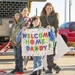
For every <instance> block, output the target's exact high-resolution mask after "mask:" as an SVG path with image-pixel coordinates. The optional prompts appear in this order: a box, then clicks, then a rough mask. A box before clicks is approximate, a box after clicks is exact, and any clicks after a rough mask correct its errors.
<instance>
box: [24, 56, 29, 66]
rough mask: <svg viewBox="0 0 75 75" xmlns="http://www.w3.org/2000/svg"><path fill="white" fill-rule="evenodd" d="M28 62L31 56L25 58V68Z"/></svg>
mask: <svg viewBox="0 0 75 75" xmlns="http://www.w3.org/2000/svg"><path fill="white" fill-rule="evenodd" d="M28 60H29V56H24V66H25V67H26V66H27V63H28Z"/></svg>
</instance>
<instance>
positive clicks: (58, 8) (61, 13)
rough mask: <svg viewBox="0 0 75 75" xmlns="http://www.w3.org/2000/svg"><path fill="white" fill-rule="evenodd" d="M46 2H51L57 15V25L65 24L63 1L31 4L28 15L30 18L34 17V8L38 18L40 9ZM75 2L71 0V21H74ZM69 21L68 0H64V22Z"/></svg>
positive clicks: (55, 0) (54, 0)
mask: <svg viewBox="0 0 75 75" xmlns="http://www.w3.org/2000/svg"><path fill="white" fill-rule="evenodd" d="M47 2H51V3H52V4H53V6H54V9H55V12H58V13H59V25H61V24H63V23H64V22H65V0H47V1H46V2H32V10H31V13H30V17H32V16H35V15H36V8H37V15H38V16H39V15H40V13H41V11H42V8H43V7H44V5H45V4H46V3H47ZM74 7H75V0H72V5H71V21H75V9H74ZM68 21H69V0H66V22H68Z"/></svg>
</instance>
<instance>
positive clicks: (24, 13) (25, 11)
mask: <svg viewBox="0 0 75 75" xmlns="http://www.w3.org/2000/svg"><path fill="white" fill-rule="evenodd" d="M21 11H22V20H23V21H24V27H25V28H29V27H30V23H31V18H29V17H28V16H29V10H28V8H27V7H23V8H22V10H21ZM28 60H29V57H28V56H24V70H27V63H28Z"/></svg>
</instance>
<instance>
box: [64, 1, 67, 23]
mask: <svg viewBox="0 0 75 75" xmlns="http://www.w3.org/2000/svg"><path fill="white" fill-rule="evenodd" d="M66 3H67V0H65V8H64V9H65V12H64V13H65V15H64V22H66V13H67V6H66Z"/></svg>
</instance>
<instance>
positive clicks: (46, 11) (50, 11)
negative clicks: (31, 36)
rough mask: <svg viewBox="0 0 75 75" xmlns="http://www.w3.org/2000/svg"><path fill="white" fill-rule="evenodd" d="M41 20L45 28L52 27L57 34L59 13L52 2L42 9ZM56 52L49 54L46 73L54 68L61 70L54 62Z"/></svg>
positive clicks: (57, 71)
mask: <svg viewBox="0 0 75 75" xmlns="http://www.w3.org/2000/svg"><path fill="white" fill-rule="evenodd" d="M40 20H41V23H42V26H43V27H44V28H46V27H48V28H50V27H52V28H53V29H54V30H55V33H56V35H57V28H58V25H59V20H58V13H56V12H55V11H54V7H53V5H52V4H51V3H49V2H48V3H46V5H45V6H44V8H43V9H42V12H41V16H40ZM54 54H55V51H54ZM54 54H53V55H47V67H48V69H49V71H46V73H52V69H54V70H55V71H56V73H59V71H60V70H61V69H60V67H59V66H58V65H56V64H55V63H54V62H53V57H54Z"/></svg>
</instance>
